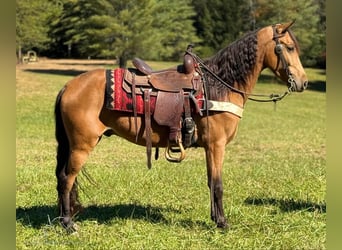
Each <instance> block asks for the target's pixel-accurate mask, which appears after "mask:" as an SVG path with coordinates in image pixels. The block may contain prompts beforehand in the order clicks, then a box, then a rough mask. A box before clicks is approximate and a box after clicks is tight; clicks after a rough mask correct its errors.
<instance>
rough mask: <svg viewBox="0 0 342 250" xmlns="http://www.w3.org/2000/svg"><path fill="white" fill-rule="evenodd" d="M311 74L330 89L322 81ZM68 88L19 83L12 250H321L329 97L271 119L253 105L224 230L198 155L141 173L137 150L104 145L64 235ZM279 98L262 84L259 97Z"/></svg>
mask: <svg viewBox="0 0 342 250" xmlns="http://www.w3.org/2000/svg"><path fill="white" fill-rule="evenodd" d="M156 65H157V64H156ZM155 68H157V66H155ZM307 73H308V75H309V79H310V81H325V75H324V72H322V71H320V70H316V69H307ZM267 74H268V73H267V72H265V75H267ZM70 78H71V77H70V76H63V75H52V74H39V73H32V72H22V73H21V74H20V75H18V76H17V125H16V133H17V139H16V146H17V157H16V207H17V209H16V212H17V216H16V217H17V219H16V235H17V237H16V239H17V243H16V245H17V249H325V243H326V197H325V196H326V169H325V167H326V149H325V138H326V127H325V124H326V112H325V111H326V93H325V92H322V91H312V90H307V91H305V92H303V93H293V94H292V95H290V96H288V97H286V98H285V99H284V100H283V101H281V102H279V103H278V104H277V106H276V110H274V106H273V104H265V103H255V102H252V101H248V103H247V105H246V109H245V113H244V117H243V119H242V121H241V123H240V127H239V131H238V135H237V137H236V138H235V139H234V141H233V142H232V143H231V144H229V145H228V146H227V148H226V157H225V162H224V171H223V184H224V208H225V213H226V215H227V217H228V219H229V222H230V225H231V229H230V230H228V231H222V230H220V229H217V228H216V227H215V224H214V223H213V222H211V221H210V216H209V211H210V208H209V192H208V188H207V186H206V182H207V180H206V170H205V160H204V151H203V150H202V149H190V150H187V157H186V159H185V160H184V161H183V162H182V163H181V164H173V163H169V162H167V161H166V160H165V159H164V158H163V157H161V159H159V160H158V161H153V163H152V164H153V167H152V169H151V170H148V169H147V167H146V156H145V148H144V147H141V146H137V145H134V144H131V143H129V142H126V141H125V140H123V139H121V138H119V137H110V138H104V139H103V140H102V141H101V142H100V144H99V145H98V146H97V147H96V148H95V150H94V152H93V153H92V154H91V156H90V158H89V159H88V161H87V164H86V167H85V169H86V170H87V172H88V174H89V175H90V176H91V177H92V179H93V182H94V183H93V184H92V182H91V181H89V180H88V179H87V178H86V176H85V174H80V176H79V178H80V182H81V187H82V189H81V191H80V195H81V201H82V202H83V205H84V206H85V210H84V211H83V213H81V214H79V215H77V216H76V222H77V224H78V226H79V228H80V229H79V231H78V233H77V234H74V235H68V234H67V233H66V232H65V231H64V229H63V228H62V227H61V226H60V225H59V223H58V220H57V216H58V214H57V207H56V189H55V187H56V179H55V176H54V168H55V149H56V142H55V139H54V123H53V107H54V100H55V96H56V94H57V92H58V90H59V89H60V88H61V87H62V85H64V83H65V82H66V81H67V80H68V79H70ZM261 79H264V78H261ZM271 82H272V81H271ZM273 82H274V81H273ZM283 91H285V87H284V86H282V85H278V84H274V83H269V82H267V83H266V80H265V82H262V81H261V82H259V83H258V84H257V86H256V88H255V90H254V92H255V93H271V92H275V93H278V92H279V93H282V92H283Z"/></svg>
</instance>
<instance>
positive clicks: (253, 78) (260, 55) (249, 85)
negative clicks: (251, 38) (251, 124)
mask: <svg viewBox="0 0 342 250" xmlns="http://www.w3.org/2000/svg"><path fill="white" fill-rule="evenodd" d="M270 32H271V31H270V29H269V28H264V29H261V30H260V31H259V32H258V34H257V35H258V50H257V55H256V61H255V65H254V67H253V68H252V69H251V73H250V74H249V75H248V76H247V79H246V84H245V85H244V86H242V85H240V84H238V88H239V89H240V90H241V91H243V92H245V93H252V92H253V89H254V87H255V85H256V83H257V81H258V78H259V76H260V74H261V72H262V71H263V70H264V69H265V68H267V65H266V64H265V55H266V51H267V45H268V43H269V42H271V41H272V40H271V39H264V38H265V37H266V38H267V37H271V36H272V33H270ZM229 94H230V93H228V95H229ZM242 99H243V104H244V103H245V102H246V101H247V99H248V96H247V95H244V97H243V98H242Z"/></svg>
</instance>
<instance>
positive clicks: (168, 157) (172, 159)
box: [165, 142, 185, 162]
mask: <svg viewBox="0 0 342 250" xmlns="http://www.w3.org/2000/svg"><path fill="white" fill-rule="evenodd" d="M177 146H178V148H177V149H175V148H172V146H170V144H168V145H167V147H166V149H165V158H166V160H168V161H170V162H181V161H182V160H184V158H185V150H184V147H183V144H182V143H181V142H178V145H177ZM170 151H171V152H180V156H179V158H177V157H174V156H172V155H171V152H170Z"/></svg>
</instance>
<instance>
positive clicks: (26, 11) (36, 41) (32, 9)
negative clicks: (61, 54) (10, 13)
mask: <svg viewBox="0 0 342 250" xmlns="http://www.w3.org/2000/svg"><path fill="white" fill-rule="evenodd" d="M60 11H61V2H59V1H45V0H34V1H32V0H16V45H17V51H18V52H19V54H20V53H21V49H23V50H29V49H32V48H36V49H44V48H47V47H48V45H49V43H50V42H51V38H50V37H49V35H48V32H49V29H50V26H49V21H50V20H51V19H53V18H54V17H56V16H58V15H59V13H60Z"/></svg>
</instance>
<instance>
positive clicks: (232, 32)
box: [193, 0, 253, 56]
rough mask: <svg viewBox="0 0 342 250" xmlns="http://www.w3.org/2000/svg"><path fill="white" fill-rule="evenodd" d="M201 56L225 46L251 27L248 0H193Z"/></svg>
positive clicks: (251, 21)
mask: <svg viewBox="0 0 342 250" xmlns="http://www.w3.org/2000/svg"><path fill="white" fill-rule="evenodd" d="M193 5H194V7H195V10H196V12H197V15H196V17H195V26H196V28H197V35H198V36H199V37H200V38H201V39H202V41H203V42H202V43H201V45H202V52H201V54H202V56H209V55H211V54H213V53H214V52H215V51H217V50H219V49H222V48H223V47H226V46H227V45H228V44H229V43H231V42H233V41H234V40H236V39H238V38H239V37H240V36H241V35H242V34H244V33H245V32H247V31H249V30H251V29H252V28H253V20H252V16H251V6H250V0H225V1H222V0H212V1H210V2H209V1H206V0H196V1H195V0H194V1H193Z"/></svg>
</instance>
